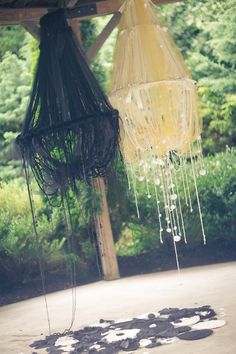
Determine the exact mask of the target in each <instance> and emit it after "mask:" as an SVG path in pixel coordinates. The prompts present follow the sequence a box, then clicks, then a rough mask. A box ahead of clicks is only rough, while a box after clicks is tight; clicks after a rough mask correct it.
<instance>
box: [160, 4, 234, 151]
mask: <svg viewBox="0 0 236 354" xmlns="http://www.w3.org/2000/svg"><path fill="white" fill-rule="evenodd" d="M161 14H162V16H163V18H164V20H165V22H166V24H167V26H168V28H169V29H170V31H171V34H172V36H173V37H174V39H175V41H176V43H177V46H178V47H179V48H180V50H181V52H182V53H183V55H184V57H185V60H186V62H187V64H188V66H189V68H190V71H191V72H192V76H193V79H194V80H196V81H197V83H198V87H199V93H200V96H201V104H200V114H201V115H202V117H203V123H204V132H203V137H204V140H203V142H204V149H205V152H210V153H212V152H217V151H222V150H224V149H225V145H229V146H232V145H235V143H236V129H235V122H236V115H235V112H236V72H235V67H236V56H235V48H236V0H228V1H222V0H217V1H210V0H201V1H197V0H190V1H188V2H187V3H185V2H184V3H177V4H175V5H173V4H172V5H168V6H163V7H162V9H161Z"/></svg>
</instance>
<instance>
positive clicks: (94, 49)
mask: <svg viewBox="0 0 236 354" xmlns="http://www.w3.org/2000/svg"><path fill="white" fill-rule="evenodd" d="M120 18H121V13H120V12H116V13H115V14H114V15H113V16H112V18H111V19H110V21H109V22H108V23H107V24H106V26H105V27H104V29H103V30H102V32H101V33H100V34H99V35H98V36H97V38H96V40H95V42H94V43H93V44H92V45H91V46H90V47H89V49H88V51H87V53H86V57H87V59H88V62H89V63H91V61H92V60H93V59H94V57H95V56H96V54H97V53H98V51H99V49H100V48H101V47H102V46H103V44H104V42H105V41H106V40H107V38H108V37H109V36H110V34H111V32H112V31H113V30H114V28H115V27H116V26H117V25H118V23H119V21H120Z"/></svg>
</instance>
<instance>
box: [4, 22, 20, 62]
mask: <svg viewBox="0 0 236 354" xmlns="http://www.w3.org/2000/svg"><path fill="white" fill-rule="evenodd" d="M25 38H26V32H25V30H24V28H23V27H22V26H1V27H0V43H1V46H0V60H2V58H3V57H4V55H5V54H6V52H11V53H12V54H15V55H17V56H20V51H21V48H22V44H23V43H24V41H25Z"/></svg>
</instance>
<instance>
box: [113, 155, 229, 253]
mask: <svg viewBox="0 0 236 354" xmlns="http://www.w3.org/2000/svg"><path fill="white" fill-rule="evenodd" d="M204 160H205V168H206V170H207V174H206V175H205V176H200V177H199V178H198V181H197V183H198V191H199V196H200V202H201V209H202V215H203V221H204V227H205V233H206V237H207V243H208V245H210V244H215V243H217V242H219V243H220V244H224V245H227V244H232V243H233V242H236V179H235V175H236V163H235V161H236V149H228V150H227V151H226V152H224V153H218V154H216V155H215V156H209V157H206V158H205V159H204ZM188 168H189V169H190V166H188ZM187 173H189V174H190V171H189V172H188V171H187ZM189 187H190V193H191V196H192V203H193V209H194V212H193V213H191V212H189V209H188V208H187V207H184V203H182V206H183V216H184V220H185V228H186V235H187V239H188V241H189V244H190V245H191V246H193V247H195V246H198V245H199V246H200V245H201V244H202V237H201V234H202V232H201V225H200V220H199V214H198V208H197V200H196V196H195V189H194V184H193V181H192V182H191V183H190V186H189ZM151 190H152V187H151ZM179 192H180V198H181V199H182V200H184V190H183V188H180V190H179ZM138 193H139V209H140V219H138V218H137V216H136V207H135V203H134V197H132V196H130V197H129V208H128V213H127V215H126V218H125V219H123V220H120V222H118V220H116V223H117V224H119V226H120V229H121V233H120V235H121V236H120V239H119V240H118V242H117V243H116V248H117V251H118V254H119V255H133V254H137V253H141V252H146V251H149V250H151V249H154V248H159V247H160V241H159V223H158V215H157V208H156V205H155V204H156V202H155V200H154V199H155V198H152V199H148V198H147V196H146V190H145V186H140V188H139V190H138ZM151 194H152V195H154V192H153V190H152V193H151ZM160 199H161V196H160ZM161 213H162V214H164V210H163V209H161ZM116 215H118V213H116ZM163 239H164V244H165V245H169V244H171V237H170V235H169V234H168V233H165V232H163Z"/></svg>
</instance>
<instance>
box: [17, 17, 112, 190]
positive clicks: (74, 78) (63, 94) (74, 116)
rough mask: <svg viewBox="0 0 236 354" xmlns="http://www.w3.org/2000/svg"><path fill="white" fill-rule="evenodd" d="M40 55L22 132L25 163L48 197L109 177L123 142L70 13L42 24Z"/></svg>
mask: <svg viewBox="0 0 236 354" xmlns="http://www.w3.org/2000/svg"><path fill="white" fill-rule="evenodd" d="M40 28H41V41H40V55H39V60H38V66H37V71H36V76H35V80H34V84H33V90H32V94H31V99H30V104H29V107H28V111H27V113H26V118H25V121H24V125H23V129H22V133H21V134H20V135H19V136H18V137H17V143H18V144H19V145H20V147H21V151H22V154H23V156H24V158H26V159H27V161H28V163H29V164H30V166H31V168H32V171H33V173H34V176H35V178H36V180H37V182H38V184H39V186H40V188H41V189H42V190H43V192H44V193H45V194H47V195H52V194H55V193H56V192H57V191H58V190H64V189H65V188H67V187H71V188H72V189H75V188H76V181H77V180H80V181H83V182H89V180H90V179H91V178H93V177H98V176H104V174H105V172H106V169H107V167H108V165H109V164H110V163H111V162H112V161H113V159H114V157H115V155H116V152H117V150H118V143H119V115H118V111H117V110H114V109H113V108H112V107H111V105H110V103H109V102H108V100H107V98H106V96H105V95H104V94H103V92H102V90H101V88H100V86H99V84H98V82H97V81H96V79H95V77H94V75H93V73H92V72H91V70H90V69H89V66H88V64H87V62H86V59H85V56H84V55H83V52H82V50H81V48H80V46H79V44H78V43H77V40H76V38H75V37H74V34H73V32H72V30H71V28H70V27H69V26H68V24H67V21H66V16H65V10H58V11H56V12H54V13H50V14H47V15H45V16H44V17H43V18H42V19H41V21H40Z"/></svg>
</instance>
